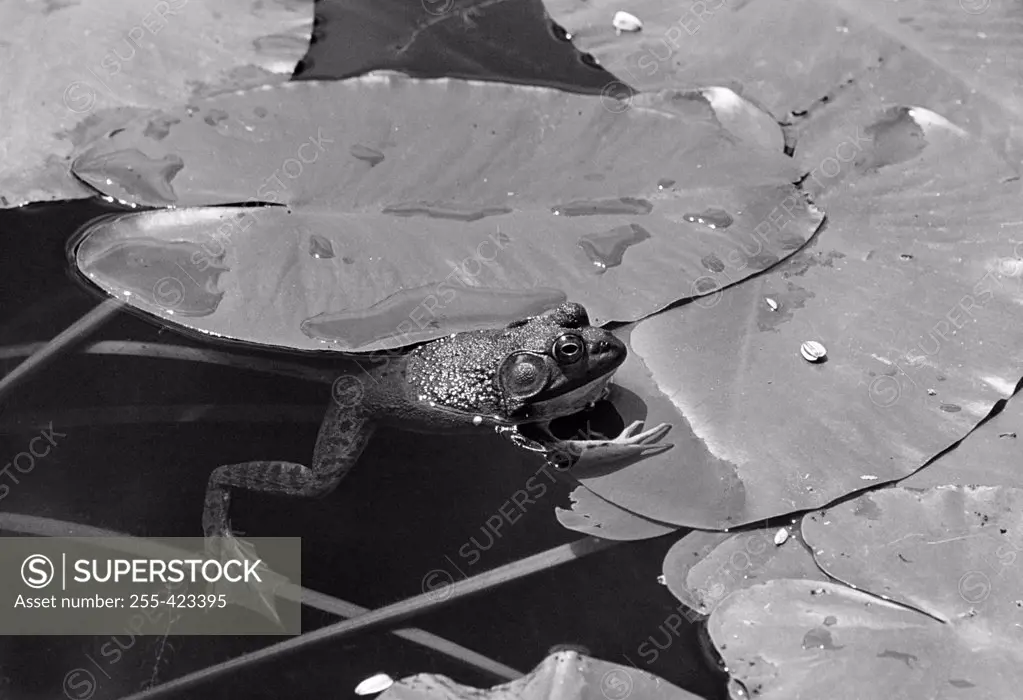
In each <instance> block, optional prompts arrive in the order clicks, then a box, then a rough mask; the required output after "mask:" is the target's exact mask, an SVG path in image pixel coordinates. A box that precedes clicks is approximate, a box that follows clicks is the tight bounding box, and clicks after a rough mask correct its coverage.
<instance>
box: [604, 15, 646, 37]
mask: <svg viewBox="0 0 1023 700" xmlns="http://www.w3.org/2000/svg"><path fill="white" fill-rule="evenodd" d="M611 24H612V25H613V26H614V28H615V31H616V33H618V34H621V33H622V32H638V31H639V30H640V29H642V28H643V23H642V22H640V21H639V17H637V16H636V15H630V14H629V13H628V12H622V11H621V10H619V11H618V12H616V13H615V16H614V19H612V20H611Z"/></svg>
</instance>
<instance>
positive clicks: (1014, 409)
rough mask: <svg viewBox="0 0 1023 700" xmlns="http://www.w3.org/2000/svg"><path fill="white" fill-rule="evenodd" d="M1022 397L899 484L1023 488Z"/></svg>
mask: <svg viewBox="0 0 1023 700" xmlns="http://www.w3.org/2000/svg"><path fill="white" fill-rule="evenodd" d="M1021 441H1023V400H1021V398H1020V396H1019V394H1016V395H1015V396H1013V398H1011V399H1009V401H1008V403H1007V404H1006V405H1005V407H1004V408H1003V409H1002V411H1001V412H1000V413H998V414H997V415H995V416H993V417H992V418H990V419H989V420H986V421H984V422H983V423H981V424H980V425H979V426H978V427H977V429H976V430H974V431H973V432H972V433H970V434H969V435H967V436H966V438H965V439H964V440H963V441H962V442H961V443H959V444H958V445H956V446H955V448H954V449H952V450H951V451H949V452H946V453H945V454H943V455H941V456H940V457H938V458H937V459H936V460H934V461H933V462H931V463H930V464H928V465H927V467H925V468H924V469H921V470H920V471H918V472H916V473H915V474H912V475H910V476H908V477H906V478H905V479H903V480H902V481H900V482H899V486H903V487H906V488H914V489H926V488H931V487H933V486H942V485H946V484H955V485H957V486H966V485H970V484H972V485H980V486H1012V487H1014V488H1023V473H1021V472H1020V451H1021V449H1023V447H1021V445H1023V442H1021Z"/></svg>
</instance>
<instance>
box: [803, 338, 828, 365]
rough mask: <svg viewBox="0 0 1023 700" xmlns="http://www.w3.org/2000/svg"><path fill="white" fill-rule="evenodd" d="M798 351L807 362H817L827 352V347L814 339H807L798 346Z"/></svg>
mask: <svg viewBox="0 0 1023 700" xmlns="http://www.w3.org/2000/svg"><path fill="white" fill-rule="evenodd" d="M799 352H800V354H801V355H802V356H803V359H805V360H806V361H807V362H819V361H821V360H823V359H824V356H825V355H827V354H828V351H827V349H826V348H825V347H824V346H823V345H821V344H820V343H818V342H817V341H816V340H807V341H806V342H805V343H803V344H802V345H800V346H799Z"/></svg>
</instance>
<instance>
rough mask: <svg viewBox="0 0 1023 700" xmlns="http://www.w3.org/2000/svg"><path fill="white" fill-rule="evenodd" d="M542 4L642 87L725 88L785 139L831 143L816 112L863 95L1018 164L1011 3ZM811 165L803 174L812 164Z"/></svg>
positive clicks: (1019, 48) (1022, 54)
mask: <svg viewBox="0 0 1023 700" xmlns="http://www.w3.org/2000/svg"><path fill="white" fill-rule="evenodd" d="M546 4H547V6H548V8H549V10H550V12H551V15H552V16H553V17H554V18H555V19H556V20H557V21H558V22H559V23H560V24H561V25H563V26H564V27H565V28H566V30H567V31H568V32H570V33H571V34H572V41H573V43H575V45H576V46H578V47H579V48H580V49H582V50H583V51H588V52H591V53H593V54H594V55H595V56H596V57H597V59H598V60H599V61H600V62H601V64H602V65H603V66H604V67H605V68H607V69H608V70H609V71H610V72H611V73H614V74H615V75H616V76H617V78H618V79H619V80H621V81H623V82H625V83H628V84H629V85H630V86H631V87H633V88H636V89H639V90H644V91H646V90H659V89H663V88H664V87H668V86H670V87H679V86H684V85H721V86H725V87H728V88H731V89H732V90H734V91H735V92H737V93H739V94H741V95H743V96H744V97H745V98H746V99H749V100H751V101H753V102H756V103H758V104H761V105H763V106H764V108H765V109H766V110H767V111H768V112H770V113H771V114H773V115H775V117H777V118H778V119H779V120H782V121H784V122H785V123H786V124H787V125H789V127H790V128H791V131H792V137H793V139H792V140H793V141H803V142H805V141H807V135H808V132H807V130H806V129H807V128H809V131H810V132H816V133H817V134H819V135H820V136H822V137H823V138H824V140H825V142H826V143H828V144H830V145H831V147H832V148H834V146H835V145H836V143H835V142H834V140H833V137H834V129H832V128H829V127H827V126H824V127H823V130H821V121H820V119H819V117H822V116H828V115H829V114H832V115H834V116H835V118H839V119H843V118H846V117H848V116H849V115H851V114H852V113H853V112H854V110H855V107H854V106H855V105H856V103H857V102H859V101H860V98H859V96H862V94H864V93H869V94H872V95H874V96H875V99H877V100H878V101H879V102H880V101H888V102H896V103H904V104H918V105H923V106H927V107H929V108H930V109H932V110H934V111H936V112H939V113H941V114H943V115H945V116H946V117H947V118H949V119H951V120H952V121H954V122H956V123H958V124H960V125H961V126H963V127H964V128H967V129H969V130H970V131H971V133H973V134H975V135H977V136H979V137H980V138H982V139H984V140H985V141H987V142H988V144H989V145H990V146H992V147H995V148H998V149H999V150H1002V149H1004V150H1005V151H1006V153H1007V155H1008V156H1009V159H1010V160H1012V161H1013V162H1017V163H1018V161H1019V152H1020V145H1021V144H1020V136H1021V132H1020V130H1019V118H1020V115H1021V114H1023V101H1021V98H1023V89H1021V87H1020V79H1019V78H1020V73H1021V69H1023V45H1021V44H1020V42H1018V41H1016V36H1015V34H1014V33H1013V32H1007V31H1006V29H1005V28H1006V27H1007V26H1015V25H1014V23H1015V22H1016V21H1017V19H1018V18H1017V16H1016V8H1015V7H1014V6H1013V5H1012V4H1010V3H992V2H990V1H989V0H964V1H963V2H948V3H935V2H927V1H926V0H902V1H900V2H898V3H892V2H885V1H884V0H864V1H863V2H850V0H824V1H821V0H794V1H792V2H784V3H782V2H729V1H727V0H706V1H705V2H699V3H688V4H683V5H674V4H671V3H663V2H659V0H634V1H633V2H630V3H629V4H628V6H627V7H624V8H623V7H622V6H621V4H620V3H614V2H611V1H610V0H589V1H588V2H585V3H579V2H575V1H574V0H547V3H546ZM620 9H626V10H628V11H629V12H630V13H632V14H634V15H636V16H637V17H639V18H640V20H641V21H642V22H643V29H642V31H640V32H637V33H627V32H626V33H622V34H620V35H617V34H616V33H615V30H614V28H613V27H612V26H611V18H612V17H613V15H614V13H615V12H616V11H617V10H620ZM780 37H784V40H781V41H780V40H779V38H780ZM609 89H611V88H609ZM850 97H852V98H853V99H850ZM854 121H855V120H854ZM805 145H806V144H805V143H804V146H802V147H797V148H796V156H797V157H800V156H801V155H802V154H803V153H806V152H807V150H808V149H806V148H805ZM809 162H810V163H812V165H810V167H808V168H807V170H809V169H811V168H812V167H814V166H816V165H818V164H819V162H820V157H818V158H812V157H811V158H810V159H809Z"/></svg>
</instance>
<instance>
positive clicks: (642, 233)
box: [579, 224, 650, 271]
mask: <svg viewBox="0 0 1023 700" xmlns="http://www.w3.org/2000/svg"><path fill="white" fill-rule="evenodd" d="M648 238H650V233H649V232H648V231H647V230H646V229H645V228H643V227H642V226H640V225H639V224H629V225H628V226H616V227H615V228H613V229H611V230H610V231H605V232H604V233H587V234H586V235H584V236H581V237H580V238H579V247H580V248H582V249H583V252H585V253H586V255H587V257H589V259H590V261H591V262H592V263H593V264H594V265H595V266H597V268H599V269H600V271H603V270H606V269H607V268H609V267H617V266H618V265H621V264H622V258H623V256H624V255H625V251H626V250H628V249H629V247H630V246H634V245H636V244H637V243H641V242H642V241H645V240H646V239H648Z"/></svg>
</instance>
